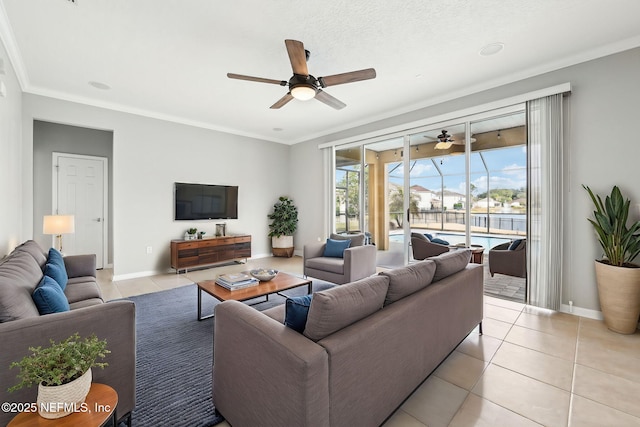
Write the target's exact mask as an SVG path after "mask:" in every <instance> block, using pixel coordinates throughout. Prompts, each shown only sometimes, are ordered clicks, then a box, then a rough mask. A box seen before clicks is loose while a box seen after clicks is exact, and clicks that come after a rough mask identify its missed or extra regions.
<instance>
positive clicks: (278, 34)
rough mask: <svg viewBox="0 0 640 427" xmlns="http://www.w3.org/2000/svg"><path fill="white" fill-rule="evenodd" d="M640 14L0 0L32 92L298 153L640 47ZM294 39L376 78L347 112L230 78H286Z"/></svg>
mask: <svg viewBox="0 0 640 427" xmlns="http://www.w3.org/2000/svg"><path fill="white" fill-rule="evenodd" d="M639 17H640V1H639V0H609V1H604V0H535V1H531V0H474V1H470V0H430V1H425V0H404V1H402V2H401V1H390V0H352V1H349V2H347V1H345V0H341V1H335V0H325V1H322V2H314V3H311V2H303V1H299V0H298V1H295V0H270V1H268V2H267V1H264V0H237V1H234V2H220V1H213V0H189V1H178V0H135V1H134V0H128V1H127V0H76V1H75V2H72V1H70V0H0V37H1V38H2V40H3V42H4V45H5V47H6V49H7V51H8V52H9V57H10V58H9V59H10V60H11V62H12V64H13V65H14V68H15V69H16V71H17V73H18V77H19V79H20V83H21V85H22V88H23V90H24V91H25V92H28V93H34V94H40V95H45V96H52V97H56V98H62V99H67V100H72V101H77V102H82V103H87V104H91V105H97V106H102V107H106V108H112V109H116V110H121V111H126V112H132V113H137V114H143V115H147V116H151V117H156V118H161V119H167V120H172V121H176V122H181V123H186V124H192V125H196V126H202V127H205V128H210V129H217V130H222V131H226V132H231V133H236V134H240V135H246V136H252V137H257V138H262V139H266V140H271V141H276V142H281V143H285V144H294V143H298V142H301V141H306V140H309V139H312V138H315V137H318V136H321V135H327V134H330V133H333V132H336V131H339V130H343V129H347V128H350V127H353V126H356V125H360V124H365V123H368V122H371V121H374V120H379V119H383V118H386V117H390V116H393V115H397V114H400V113H402V112H406V111H410V110H415V109H416V108H420V107H424V106H428V105H432V104H434V103H437V102H442V101H445V100H448V99H452V98H455V97H458V96H462V95H466V94H469V93H473V92H476V91H479V90H484V89H488V88H491V87H495V86H497V85H500V84H505V83H508V82H511V81H516V80H520V79H522V78H526V77H529V76H532V75H536V74H540V73H543V72H546V71H551V70H554V69H557V68H561V67H564V66H567V65H572V64H575V63H578V62H582V61H585V60H589V59H593V58H597V57H600V56H604V55H606V54H609V53H614V52H618V51H622V50H626V49H629V48H633V47H636V46H640V18H639ZM287 38H290V39H296V40H300V41H302V42H303V43H304V45H305V48H306V49H308V50H310V51H311V58H310V60H309V70H310V73H311V74H313V75H315V76H316V77H319V76H326V75H331V74H337V73H342V72H348V71H354V70H359V69H363V68H368V67H373V68H375V69H376V71H377V78H376V79H374V80H367V81H362V82H357V83H351V84H345V85H340V86H335V87H329V88H327V89H326V91H327V92H328V93H330V94H331V95H333V96H335V97H336V98H338V99H340V100H341V101H343V102H345V103H346V104H347V107H346V108H344V109H342V110H334V109H332V108H330V107H328V106H326V105H325V104H323V103H320V102H318V101H316V100H310V101H306V102H304V101H298V100H293V101H291V102H290V103H289V104H287V105H285V106H284V107H283V108H282V109H280V110H271V109H269V106H270V105H271V104H273V103H274V102H275V101H276V100H278V99H279V98H280V97H281V96H282V95H284V94H285V93H286V90H287V89H286V88H284V87H280V86H276V85H270V84H263V83H254V82H248V81H240V80H231V79H228V78H227V77H226V73H227V72H233V73H238V74H246V75H251V76H257V77H265V78H270V79H276V80H288V79H289V78H290V77H291V74H292V71H291V66H290V63H289V59H288V56H287V52H286V49H285V45H284V40H285V39H287ZM495 42H501V43H504V50H503V51H502V52H500V53H498V54H496V55H493V56H481V55H480V54H479V51H480V49H481V48H482V47H483V46H485V45H487V44H490V43H495ZM89 82H99V83H103V84H106V85H108V86H109V87H110V88H111V89H110V90H100V89H96V88H95V87H93V86H91V85H89Z"/></svg>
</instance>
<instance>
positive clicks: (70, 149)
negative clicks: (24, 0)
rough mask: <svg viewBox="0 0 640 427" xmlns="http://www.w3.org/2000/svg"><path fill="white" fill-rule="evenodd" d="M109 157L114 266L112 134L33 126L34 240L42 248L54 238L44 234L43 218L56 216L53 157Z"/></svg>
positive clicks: (110, 244)
mask: <svg viewBox="0 0 640 427" xmlns="http://www.w3.org/2000/svg"><path fill="white" fill-rule="evenodd" d="M54 152H57V153H69V154H82V155H86V156H97V157H106V158H107V159H108V166H109V180H108V185H109V195H108V203H109V206H108V213H109V221H108V225H109V230H108V238H107V240H108V254H107V258H108V260H107V262H108V263H109V264H112V263H113V221H111V218H112V216H113V209H112V206H113V132H111V131H105V130H97V129H88V128H83V127H78V126H68V125H63V124H58V123H49V122H43V121H40V120H34V122H33V239H34V240H35V241H37V242H38V243H40V245H41V246H42V247H45V248H46V247H49V246H51V245H52V237H51V236H49V235H44V234H42V217H43V216H44V215H51V214H52V213H53V212H52V211H51V208H52V206H53V201H52V200H51V197H52V191H53V190H52V185H51V181H52V179H53V175H52V174H53V171H52V158H53V153H54Z"/></svg>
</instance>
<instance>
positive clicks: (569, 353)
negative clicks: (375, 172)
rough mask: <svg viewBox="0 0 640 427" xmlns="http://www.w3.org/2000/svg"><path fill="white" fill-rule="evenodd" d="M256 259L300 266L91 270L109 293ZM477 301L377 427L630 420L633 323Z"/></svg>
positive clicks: (636, 411) (636, 414) (127, 292)
mask: <svg viewBox="0 0 640 427" xmlns="http://www.w3.org/2000/svg"><path fill="white" fill-rule="evenodd" d="M257 267H269V268H276V269H279V270H283V271H287V272H292V273H302V263H301V259H300V258H299V257H293V258H262V259H256V260H249V262H248V263H247V264H242V265H231V266H223V267H217V268H215V269H205V270H197V271H190V272H188V273H186V274H173V273H170V274H164V275H158V276H151V277H145V278H140V279H132V280H123V281H117V282H113V280H112V274H111V272H110V271H109V270H101V271H99V274H98V276H99V277H98V281H99V283H100V285H101V287H102V290H103V293H104V295H105V297H106V298H107V299H116V298H122V297H128V296H132V295H138V294H143V293H149V292H157V291H160V290H163V289H169V288H174V287H178V286H184V285H187V284H190V283H193V282H197V281H200V280H203V279H210V278H212V277H213V276H214V275H217V274H221V273H228V272H237V271H243V270H247V269H250V268H257ZM484 304H485V306H484V307H485V311H484V315H485V318H484V321H483V329H484V335H479V334H478V330H477V328H476V330H474V331H473V332H472V333H471V334H470V335H469V336H468V337H467V338H466V339H465V340H464V341H463V342H462V343H461V344H460V345H459V346H458V347H457V348H456V350H454V351H453V352H452V353H451V355H449V357H448V358H447V359H446V360H445V361H444V362H443V363H442V364H441V365H440V367H438V369H436V371H435V372H434V373H433V374H431V376H429V378H427V379H426V381H425V382H424V383H423V384H422V385H421V386H420V387H419V388H418V389H417V390H416V391H415V392H414V393H413V394H412V395H411V396H410V397H409V398H408V399H407V400H406V402H405V403H404V404H403V405H402V406H401V407H400V408H399V409H398V410H397V411H396V412H395V414H393V416H392V417H391V418H390V419H389V420H388V421H387V422H386V423H385V427H424V426H429V427H440V426H452V427H464V426H486V427H496V426H509V427H511V426H540V425H544V426H571V427H581V426H598V427H601V426H616V427H617V426H640V404H639V403H638V396H640V333H639V332H637V331H636V333H635V334H633V335H619V334H616V333H614V332H611V331H609V330H608V329H607V328H606V327H605V326H604V324H603V322H602V321H598V320H592V319H586V318H581V317H577V316H572V315H570V314H565V313H558V312H553V311H549V310H543V309H538V308H535V307H529V306H525V305H524V304H521V303H517V302H513V301H507V300H502V299H497V298H494V297H489V296H485V301H484ZM221 426H222V427H225V426H228V424H227V423H223V424H221Z"/></svg>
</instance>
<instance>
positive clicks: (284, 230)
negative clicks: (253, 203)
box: [267, 196, 298, 237]
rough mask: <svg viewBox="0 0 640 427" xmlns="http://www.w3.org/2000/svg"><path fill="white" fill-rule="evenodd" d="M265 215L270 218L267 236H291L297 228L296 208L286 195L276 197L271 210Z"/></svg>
mask: <svg viewBox="0 0 640 427" xmlns="http://www.w3.org/2000/svg"><path fill="white" fill-rule="evenodd" d="M267 216H268V218H269V219H270V220H271V224H269V237H280V236H292V235H293V233H295V232H296V230H297V229H298V208H297V207H296V205H294V204H293V200H291V199H290V198H288V197H286V196H281V197H280V198H279V199H278V202H277V203H276V204H275V205H273V212H272V213H270V214H269V215H267Z"/></svg>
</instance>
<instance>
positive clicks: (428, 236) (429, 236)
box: [424, 233, 433, 240]
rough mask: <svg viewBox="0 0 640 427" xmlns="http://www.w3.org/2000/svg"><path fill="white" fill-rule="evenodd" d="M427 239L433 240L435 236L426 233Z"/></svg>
mask: <svg viewBox="0 0 640 427" xmlns="http://www.w3.org/2000/svg"><path fill="white" fill-rule="evenodd" d="M424 235H425V237H426V238H427V239H429V240H433V234H429V233H424Z"/></svg>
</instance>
